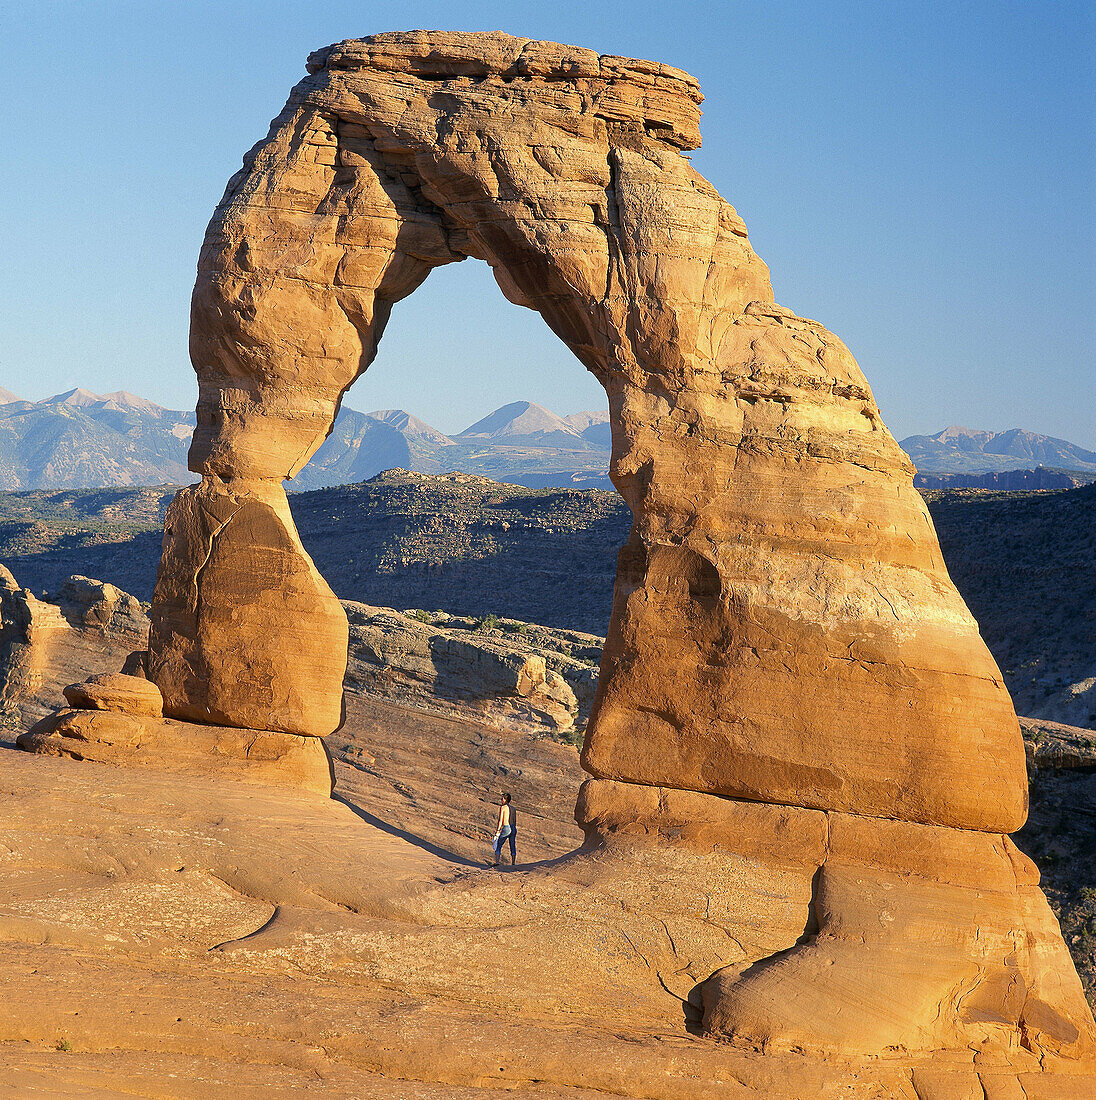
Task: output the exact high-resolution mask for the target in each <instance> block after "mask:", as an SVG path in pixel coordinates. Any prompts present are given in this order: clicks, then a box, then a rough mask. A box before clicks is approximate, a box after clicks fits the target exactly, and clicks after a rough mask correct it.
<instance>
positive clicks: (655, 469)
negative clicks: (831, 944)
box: [151, 32, 1025, 831]
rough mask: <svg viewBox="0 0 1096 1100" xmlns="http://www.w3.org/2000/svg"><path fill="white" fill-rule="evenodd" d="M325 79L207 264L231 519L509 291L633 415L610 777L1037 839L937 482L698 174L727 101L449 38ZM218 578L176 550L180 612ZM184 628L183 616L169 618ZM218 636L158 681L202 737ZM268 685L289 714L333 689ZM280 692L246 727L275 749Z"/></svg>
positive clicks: (262, 148) (195, 550) (216, 402)
mask: <svg viewBox="0 0 1096 1100" xmlns="http://www.w3.org/2000/svg"><path fill="white" fill-rule="evenodd" d="M309 71H310V73H311V75H310V76H309V77H307V78H306V79H305V80H303V81H302V82H301V83H300V84H299V85H298V86H297V87H296V88H295V89H294V91H293V93H292V95H291V96H290V99H289V102H288V104H287V105H286V107H285V109H284V111H283V112H282V114H281V115H279V116H278V118H277V119H275V121H274V123H273V124H272V127H271V131H270V134H269V135H268V137H267V138H266V140H265V141H263V142H260V143H259V144H258V145H257V146H256V147H255V148H254V149H253V150H252V151H251V152H250V153H249V154H248V156H247V158H246V159H245V163H244V167H243V170H242V171H241V172H239V173H238V174H237V175H236V176H235V177H234V178H233V180H232V181H231V182H230V184H229V187H228V190H227V192H226V194H225V197H224V199H223V201H222V203H221V205H220V206H219V207H218V209H217V212H216V214H215V215H214V218H213V221H212V222H211V224H210V227H209V231H208V233H207V236H206V241H205V245H204V247H203V250H202V255H201V259H200V263H199V274H198V281H197V284H196V287H195V293H194V305H193V327H192V358H193V362H194V366H195V369H196V371H197V374H198V379H199V388H200V397H199V403H198V427H197V430H196V432H195V437H194V444H193V447H192V451H191V464H192V468H193V469H194V470H195V471H196V472H199V473H202V474H203V476H204V478H205V482H204V485H205V488H204V490H202V491H203V492H205V493H207V494H215V493H219V492H222V491H224V490H223V489H222V487H221V480H222V479H233V478H247V479H268V480H270V481H271V482H275V481H277V480H278V479H281V478H283V477H286V476H291V475H292V474H294V473H295V472H296V471H297V470H299V469H300V468H301V466H302V465H303V464H304V463H305V462H306V461H307V460H308V458H309V456H310V455H311V454H312V453H314V451H315V450H316V448H317V447H319V445H320V443H322V441H323V439H324V437H325V435H326V434H327V432H328V431H329V430H330V427H331V423H332V418H333V416H334V413H335V411H336V408H337V405H338V402H339V400H340V398H341V395H342V393H343V392H344V390H345V389H346V388H347V387H348V386H349V385H350V383H351V382H352V381H353V380H354V379H355V378H356V377H357V376H358V375H359V374H360V373H361V371H362V370H363V369H364V368H365V367H366V366H368V364H369V362H370V361H371V360H372V358H373V356H374V354H375V351H376V345H377V341H378V340H379V339H380V336H381V333H382V331H383V328H384V324H385V322H386V320H387V318H388V315H389V312H390V310H391V309H392V307H393V304H394V303H396V302H398V301H399V299H401V298H403V297H405V296H406V295H408V294H410V293H411V292H412V291H413V290H414V289H415V288H416V287H417V286H418V285H419V284H420V283H421V282H422V281H423V280H424V279H425V278H426V277H427V275H428V274H429V272H430V270H431V269H432V268H433V267H436V266H438V265H439V264H445V263H451V262H454V261H457V260H462V259H464V258H466V257H468V256H473V257H476V258H479V259H483V260H486V261H487V262H488V263H489V264H490V265H491V267H492V269H493V271H494V273H495V275H496V278H497V280H498V281H499V284H500V286H501V287H502V289H503V291H504V293H505V294H506V295H507V296H508V297H509V298H510V299H511V300H512V301H514V302H517V303H518V304H521V305H526V306H529V307H532V308H534V309H537V310H538V311H539V312H540V313H541V314H542V315H543V316H544V318H545V320H546V321H547V322H548V324H549V326H550V327H551V328H552V329H553V331H555V332H556V333H557V334H558V335H559V336H560V337H561V339H563V340H564V341H565V342H566V343H567V345H568V346H569V347H570V348H571V349H572V350H573V351H574V352H575V354H576V355H577V356H578V358H579V359H580V360H581V361H582V362H583V363H584V364H585V365H586V366H587V367H588V368H589V369H590V370H591V371H593V373H594V374H595V375H596V376H597V377H598V378H599V380H600V381H601V382H602V383H603V384H604V386H605V388H606V390H607V393H608V396H609V407H610V415H611V421H612V429H613V440H614V444H613V460H612V468H611V474H612V477H613V479H614V482H615V484H616V485H617V486H618V488H619V489H620V491H621V493H622V494H623V495H624V497H625V499H626V500H627V502H628V504H629V505H630V507H631V509H632V511H633V514H634V526H633V530H632V535H631V538H630V540H629V542H628V545H627V547H626V548H625V550H624V552H623V554H622V556H621V560H620V569H619V574H618V578H617V587H616V598H615V604H614V611H613V616H612V621H611V623H610V627H609V638H608V643H607V648H606V658H605V662H604V665H603V673H602V687H601V696H600V698H599V701H598V704H597V707H596V713H595V719H594V722H593V724H592V727H591V733H590V737H589V741H588V744H587V747H586V752H585V757H584V760H585V763H586V766H587V767H588V768H589V769H590V770H591V771H592V772H593V773H594V774H596V775H599V776H602V777H605V778H612V779H621V780H628V781H631V782H641V783H649V784H655V785H664V786H673V787H684V788H692V789H697V790H705V791H710V792H713V793H720V794H727V795H735V796H744V797H749V798H759V799H765V800H769V801H775V802H785V803H788V804H792V805H809V806H813V807H816V808H820V809H834V810H844V811H852V812H859V813H865V814H872V815H878V816H896V817H902V818H906V819H910V820H916V821H922V822H926V823H932V824H942V825H955V826H960V827H966V828H981V829H989V830H1001V831H1007V830H1011V829H1013V828H1016V827H1017V826H1018V825H1019V824H1020V823H1021V822H1022V820H1023V816H1024V812H1025V799H1024V784H1023V766H1024V762H1023V751H1022V747H1021V744H1020V738H1019V734H1018V729H1017V726H1016V721H1015V717H1014V715H1013V713H1012V708H1011V705H1010V703H1009V700H1008V695H1007V693H1006V692H1005V690H1004V687H1003V685H1002V683H1001V678H1000V674H999V672H998V670H997V668H996V666H995V665H994V663H993V660H992V658H991V657H990V655H989V653H988V651H987V650H986V648H985V646H984V645H983V644H982V642H981V639H980V638H979V636H978V632H977V627H976V625H975V623H974V621H973V619H972V618H971V617H970V615H969V613H968V612H967V611H966V609H965V607H964V606H963V603H962V601H961V600H960V599H959V597H958V595H957V594H956V592H955V590H954V588H953V587H952V585H951V583H950V581H949V579H948V577H947V573H946V571H945V569H944V566H943V562H942V560H941V557H940V553H939V548H938V546H937V543H936V538H935V534H934V532H933V529H932V524H931V521H930V520H929V517H928V513H927V511H926V509H925V506H924V504H923V502H922V500H921V498H920V496H919V495H918V494H917V493H916V492H915V491H914V490H913V482H912V477H913V467H912V466H911V465H910V463H909V461H908V460H907V459H906V457H905V455H904V454H903V453H902V452H901V450H900V449H899V448H898V446H897V444H896V443H895V442H894V440H893V439H892V438H891V436H890V434H889V433H888V432H887V431H886V429H885V427H884V426H883V424H882V421H881V419H880V416H879V412H878V409H877V407H876V405H875V402H874V400H873V398H872V395H871V391H870V390H869V388H868V386H867V383H866V382H865V380H864V378H863V376H862V374H861V373H860V371H859V369H858V368H857V366H856V364H855V362H854V361H853V359H852V357H851V356H850V355H849V353H848V351H847V350H846V349H845V348H844V346H843V345H842V344H841V342H840V341H839V340H838V339H837V338H836V337H834V336H832V335H831V334H830V333H828V332H826V330H825V329H823V328H822V327H821V326H820V325H818V324H816V323H815V322H812V321H806V320H803V319H801V318H797V317H795V316H794V315H793V314H791V313H790V312H788V311H787V310H785V309H782V308H781V307H779V306H777V305H775V304H774V303H773V300H772V291H771V288H770V285H769V279H768V271H767V269H766V268H765V265H764V264H763V263H762V262H761V261H760V260H759V259H758V258H757V256H756V255H755V254H754V252H753V251H752V249H751V248H750V245H749V242H748V239H747V236H746V230H745V227H744V225H743V224H742V222H741V220H740V219H739V218H738V216H737V215H736V214H735V212H734V210H733V209H732V208H731V207H730V206H728V205H727V204H726V203H725V202H724V201H723V200H722V199H721V198H720V197H719V195H718V194H717V193H716V192H715V191H714V189H713V188H712V187H711V185H710V184H708V183H707V181H706V180H704V179H703V178H702V177H701V176H699V175H698V174H697V173H696V172H695V171H694V170H693V169H692V167H691V166H690V164H689V162H688V160H687V159H686V158H684V157H683V156H682V155H681V151H682V150H685V149H691V148H695V147H696V146H697V145H698V144H699V134H698V130H697V124H698V120H699V103H700V93H699V89H698V87H697V84H696V82H695V80H693V79H692V78H691V77H689V76H687V75H686V74H684V73H681V72H679V71H677V70H674V69H672V68H670V67H668V66H664V65H659V64H652V63H649V62H642V61H633V60H629V59H625V58H618V57H599V56H598V55H597V54H595V53H592V52H591V51H589V50H583V49H579V48H575V47H568V46H559V45H556V44H553V43H545V42H533V41H529V40H527V39H520V38H512V37H510V36H507V35H501V34H485V35H483V34H475V35H462V34H443V33H426V32H413V33H409V34H388V35H378V36H376V37H374V38H369V39H363V40H360V41H354V42H344V43H340V44H338V45H336V46H332V47H329V48H328V49H326V50H321V51H319V52H318V53H316V54H313V55H312V57H311V59H310V61H309ZM201 546H204V543H200V542H199V544H196V545H194V546H193V547H190V548H184V547H183V546H182V545H181V543H179V542H177V541H176V540H174V538H173V536H171V535H170V534H169V536H168V541H167V544H166V547H165V554H166V555H167V556H169V557H172V559H173V561H174V564H173V566H172V569H171V571H170V575H164V579H163V582H162V586H163V585H170V583H171V581H170V576H174V575H178V576H190V577H193V576H195V575H196V574H197V572H198V569H199V566H200V564H201V562H202V560H203V556H202V552H201ZM165 560H167V558H165ZM224 584H225V585H226V586H228V587H231V585H232V582H231V581H230V580H229V579H228V578H227V577H226V579H225V581H224ZM175 602H177V601H176V600H175V598H174V597H173V596H171V595H170V594H169V593H168V592H167V591H166V590H164V589H163V587H162V588H161V592H160V593H159V594H158V596H157V600H156V604H157V606H164V607H165V608H166V607H167V606H168V605H174V603H175ZM155 618H156V612H155V611H154V619H155ZM258 629H259V628H258V623H255V624H248V625H246V626H245V625H244V624H238V626H237V629H236V631H235V634H234V643H235V644H237V645H239V646H240V647H241V648H242V649H243V650H245V651H250V650H251V649H258V648H259V639H258V637H257V636H256V634H255V631H256V630H258ZM325 630H326V627H323V628H321V629H320V630H319V631H318V633H320V634H323V633H324V631H325ZM212 633H213V632H212V631H211V632H210V637H209V640H208V641H202V642H201V643H200V644H201V645H206V644H215V643H214V642H213V641H212ZM188 637H189V636H188V635H187V633H186V632H185V631H180V632H177V633H176V634H175V635H173V636H172V635H165V634H160V633H158V632H157V631H155V630H154V634H153V642H152V663H151V674H152V676H153V678H154V679H156V680H157V682H158V683H160V684H161V687H163V688H164V689H165V698H166V699H168V701H169V711H170V712H172V713H180V714H183V713H185V714H186V715H189V716H191V717H197V716H198V715H199V714H200V713H201V712H202V709H203V707H205V706H206V705H207V701H208V697H209V696H210V694H211V691H209V690H207V689H206V688H205V687H204V686H203V679H204V678H203V677H196V678H193V679H191V680H188V674H187V673H186V671H185V666H186V665H187V664H188V663H189V662H192V661H194V660H196V659H197V658H196V657H195V656H193V655H192V654H191V653H190V646H191V642H190V641H189V640H187V639H188ZM269 649H270V650H273V649H274V647H272V646H271V647H269ZM264 659H268V660H270V661H271V662H272V665H271V667H272V672H271V679H270V682H271V683H276V684H278V685H279V687H281V686H282V685H285V686H286V690H289V691H291V692H292V690H293V688H292V687H289V686H288V685H291V684H292V683H293V681H294V678H297V679H302V678H303V677H301V675H300V673H298V672H295V670H294V668H293V667H291V662H290V661H289V658H288V657H283V658H282V659H281V664H279V663H278V660H277V658H264ZM275 665H276V666H277V668H276V671H274V666H275ZM283 666H284V667H283ZM168 667H171V668H172V669H174V670H176V671H173V672H172V674H171V675H170V677H168V679H169V680H170V683H165V682H162V677H163V676H164V673H162V672H161V671H160V670H162V669H166V668H168ZM228 678H229V679H232V680H233V681H234V682H235V679H236V678H235V677H228ZM177 685H185V686H181V687H177ZM248 690H249V689H248V688H247V687H241V688H240V690H239V691H238V692H236V693H235V698H234V700H233V701H232V703H231V704H229V703H228V702H227V701H224V700H222V701H220V702H219V704H218V706H217V707H215V708H213V709H214V711H215V712H216V713H217V714H218V715H219V718H218V719H217V720H219V721H224V722H232V721H236V722H239V723H240V724H247V725H265V724H268V723H266V722H257V721H255V720H254V710H255V707H254V706H253V705H252V702H251V701H250V699H245V696H246V695H247V693H248ZM266 690H267V688H266V686H265V683H264V685H263V686H261V687H260V686H259V685H256V687H255V694H256V698H257V699H258V697H259V696H261V695H262V694H263V693H264V692H265V691H266ZM260 705H261V704H260ZM972 714H977V715H978V716H979V719H978V721H977V722H967V721H965V720H964V719H965V717H967V716H970V715H972ZM301 732H309V731H307V730H301ZM638 745H642V751H636V747H637V746H638ZM960 770H963V771H964V772H965V774H966V775H967V776H968V781H967V782H965V783H962V784H957V783H955V782H954V776H955V775H956V774H958V772H959V771H960Z"/></svg>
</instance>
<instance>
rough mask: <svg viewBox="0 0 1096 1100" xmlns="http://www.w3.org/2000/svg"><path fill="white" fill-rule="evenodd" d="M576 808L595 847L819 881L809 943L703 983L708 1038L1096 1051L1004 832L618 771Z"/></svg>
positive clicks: (1049, 929) (775, 1045)
mask: <svg viewBox="0 0 1096 1100" xmlns="http://www.w3.org/2000/svg"><path fill="white" fill-rule="evenodd" d="M575 814H576V819H577V820H578V821H579V824H580V825H581V826H582V827H583V828H584V830H585V831H586V834H587V845H588V846H590V847H594V848H597V847H602V846H607V847H610V848H611V847H619V846H620V845H622V844H631V845H636V844H645V845H651V846H661V845H674V846H684V847H686V848H694V849H695V848H714V849H719V848H725V849H729V850H730V851H734V852H736V853H737V854H739V855H742V856H745V857H746V858H748V859H753V860H756V861H757V862H758V863H759V864H762V865H771V864H772V863H773V862H774V861H775V862H777V863H781V864H788V863H797V864H798V866H799V868H800V873H801V874H802V875H804V876H808V877H809V880H810V883H811V885H810V901H809V904H808V906H807V910H806V913H805V917H806V919H805V921H804V924H803V927H802V930H801V934H800V935H799V936H798V938H797V939H796V940H795V942H794V943H791V944H788V945H787V949H785V950H779V951H777V952H775V953H773V954H770V955H768V956H767V957H763V958H760V959H753V960H750V959H744V960H743V961H742V964H739V965H732V966H727V967H723V968H720V969H719V970H717V971H716V972H715V973H714V974H713V975H712V976H711V977H710V978H709V979H708V980H707V981H706V982H704V983H703V986H702V989H701V996H702V999H703V1005H704V1017H703V1028H704V1031H705V1032H706V1033H708V1034H710V1035H713V1036H725V1037H727V1038H730V1039H734V1040H738V1041H741V1042H744V1043H746V1044H748V1045H752V1046H755V1047H757V1048H760V1049H763V1050H768V1049H770V1048H772V1049H784V1050H804V1051H813V1052H818V1053H823V1054H837V1055H842V1056H854V1055H878V1054H882V1053H883V1052H885V1051H887V1050H906V1051H911V1052H912V1051H921V1052H924V1051H933V1050H972V1051H975V1052H977V1053H978V1054H980V1055H984V1056H986V1057H988V1058H991V1059H1001V1058H1004V1059H1006V1060H1012V1059H1018V1060H1019V1063H1020V1064H1023V1063H1024V1062H1026V1061H1028V1060H1029V1059H1031V1058H1032V1057H1034V1058H1036V1059H1042V1060H1046V1059H1048V1058H1050V1059H1055V1058H1063V1059H1067V1060H1075V1059H1087V1058H1091V1057H1093V1055H1094V1053H1096V1026H1094V1024H1093V1018H1092V1013H1091V1011H1090V1009H1089V1007H1088V1004H1087V1002H1086V1001H1085V998H1084V993H1083V991H1082V988H1081V984H1080V981H1079V979H1078V978H1077V976H1076V973H1075V972H1074V970H1073V968H1072V966H1071V964H1070V959H1069V955H1068V952H1067V950H1066V947H1065V944H1064V942H1063V941H1062V937H1061V932H1060V930H1059V927H1058V923H1057V921H1056V920H1055V919H1054V916H1053V914H1052V913H1051V911H1050V909H1049V907H1048V905H1047V903H1046V900H1045V898H1044V897H1043V895H1042V893H1041V891H1040V890H1039V888H1038V882H1039V872H1038V870H1037V868H1036V867H1035V865H1034V864H1033V863H1032V862H1031V861H1030V860H1029V859H1028V858H1027V857H1026V856H1024V855H1023V854H1022V853H1021V852H1020V851H1019V850H1018V849H1017V848H1016V847H1015V845H1014V844H1013V843H1012V842H1011V841H1010V840H1009V838H1008V837H1006V836H1002V835H1000V834H992V833H979V832H973V831H970V830H960V829H947V828H941V827H935V826H925V825H917V824H913V823H910V822H902V821H889V820H883V819H878V818H867V817H858V816H855V815H851V814H840V813H832V812H830V813H823V812H820V811H814V810H806V809H802V808H798V807H787V806H773V805H770V804H765V803H748V802H739V801H734V800H730V799H724V798H718V797H714V796H711V795H703V794H697V793H694V792H689V791H677V790H667V789H664V788H656V787H644V786H639V785H628V784H622V783H613V782H607V781H603V780H590V781H588V782H587V783H585V784H584V785H583V788H582V791H581V793H580V796H579V802H578V807H577V808H576V811H575Z"/></svg>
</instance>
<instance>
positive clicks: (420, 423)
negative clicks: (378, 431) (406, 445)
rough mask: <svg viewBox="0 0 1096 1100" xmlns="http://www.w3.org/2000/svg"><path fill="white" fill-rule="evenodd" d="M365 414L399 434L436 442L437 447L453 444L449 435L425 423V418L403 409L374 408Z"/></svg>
mask: <svg viewBox="0 0 1096 1100" xmlns="http://www.w3.org/2000/svg"><path fill="white" fill-rule="evenodd" d="M365 415H366V416H368V417H369V418H370V420H376V421H379V422H380V423H381V424H387V425H388V427H390V428H394V429H395V430H396V431H397V432H399V433H400V434H401V435H405V436H407V437H408V438H414V439H426V440H429V441H430V442H431V443H436V444H437V445H438V446H439V447H450V446H452V444H453V441H452V440H451V439H450V438H449V436H447V435H445V434H443V433H442V432H439V431H438V429H437V428H435V427H433V426H432V425H430V424H427V423H426V421H425V420H420V419H419V418H418V417H417V416H412V415H411V414H410V413H409V412H406V411H405V410H404V409H374V410H373V412H371V413H366V414H365Z"/></svg>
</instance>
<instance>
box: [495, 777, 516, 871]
mask: <svg viewBox="0 0 1096 1100" xmlns="http://www.w3.org/2000/svg"><path fill="white" fill-rule="evenodd" d="M517 835H518V817H517V811H516V810H515V809H514V807H513V805H511V802H510V795H509V792H508V793H506V794H504V795H503V796H502V802H501V803H499V819H498V824H497V825H496V826H495V839H494V842H493V843H494V847H495V863H494V865H495V866H496V867H497V866H498V865H499V863H500V861H501V857H502V845H503V842H504V841H506V840H507V839H509V841H510V866H511V867H513V866H514V864H516V863H517V861H518V857H517V843H516V841H517Z"/></svg>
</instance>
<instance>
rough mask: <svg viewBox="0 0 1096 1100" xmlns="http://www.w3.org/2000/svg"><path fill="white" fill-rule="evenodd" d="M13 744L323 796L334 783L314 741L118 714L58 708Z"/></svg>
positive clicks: (324, 752) (322, 752) (324, 753)
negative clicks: (288, 788) (287, 788)
mask: <svg viewBox="0 0 1096 1100" xmlns="http://www.w3.org/2000/svg"><path fill="white" fill-rule="evenodd" d="M16 744H17V745H18V746H19V748H21V749H24V750H25V751H27V752H35V753H46V754H48V755H51V756H67V757H71V758H72V759H73V760H91V761H95V762H96V763H100V764H114V765H118V766H122V767H136V768H156V769H157V770H161V771H165V770H166V771H187V772H197V773H200V774H207V775H217V776H221V777H224V778H226V779H232V780H244V781H247V782H252V783H263V784H266V785H271V786H276V787H290V788H292V789H294V790H303V791H311V792H313V793H316V794H322V795H325V796H329V795H330V794H331V791H332V789H333V787H334V783H335V776H334V771H333V769H332V765H331V758H330V757H329V756H328V753H327V748H326V746H325V745H324V743H323V742H322V741H321V740H320V739H319V738H317V737H303V736H298V735H295V734H290V733H279V732H276V731H273V730H245V729H236V728H234V727H230V726H202V725H198V724H197V723H194V722H179V721H176V720H175V719H172V718H153V717H148V716H140V715H133V714H122V713H120V712H118V711H105V710H61V711H58V712H57V713H56V714H51V715H50V716H49V717H47V718H43V719H42V720H41V721H40V722H38V723H36V724H35V725H34V726H32V727H31V728H30V729H29V730H27V732H26V733H23V734H20V735H19V737H18V738H17V739H16Z"/></svg>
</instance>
